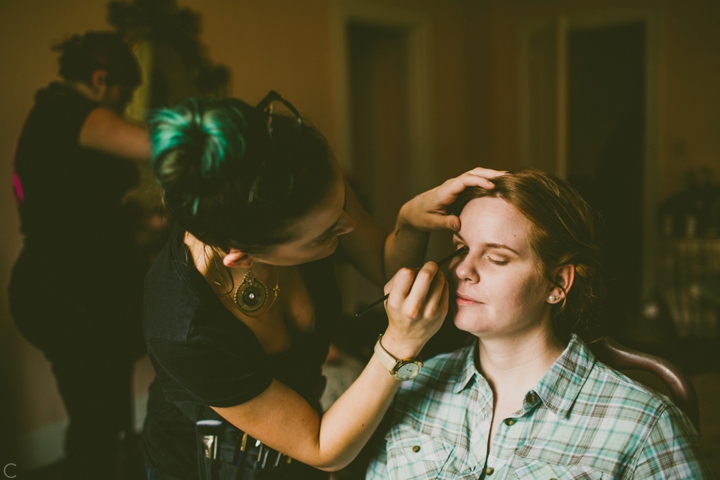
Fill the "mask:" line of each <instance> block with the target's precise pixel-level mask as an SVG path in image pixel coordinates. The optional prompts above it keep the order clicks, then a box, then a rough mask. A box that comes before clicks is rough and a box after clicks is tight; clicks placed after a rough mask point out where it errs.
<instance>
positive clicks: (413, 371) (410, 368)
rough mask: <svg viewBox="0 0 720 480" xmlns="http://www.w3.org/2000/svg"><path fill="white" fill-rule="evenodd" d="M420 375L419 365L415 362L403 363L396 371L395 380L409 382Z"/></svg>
mask: <svg viewBox="0 0 720 480" xmlns="http://www.w3.org/2000/svg"><path fill="white" fill-rule="evenodd" d="M418 373H420V365H418V364H417V363H415V362H408V363H404V364H402V365H401V366H400V368H398V369H397V373H396V375H397V378H398V379H399V380H410V379H411V378H415V377H416V376H417V374H418Z"/></svg>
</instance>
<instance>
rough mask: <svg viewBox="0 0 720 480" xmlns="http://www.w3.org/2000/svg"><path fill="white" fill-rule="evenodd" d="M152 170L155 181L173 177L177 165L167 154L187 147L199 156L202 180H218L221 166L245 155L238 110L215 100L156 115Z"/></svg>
mask: <svg viewBox="0 0 720 480" xmlns="http://www.w3.org/2000/svg"><path fill="white" fill-rule="evenodd" d="M149 124H150V142H151V144H152V150H153V160H152V167H153V169H154V170H155V172H156V174H157V176H158V179H159V180H160V181H161V183H162V181H163V179H166V178H170V177H173V173H174V171H175V169H176V168H177V162H176V161H175V159H174V158H173V157H172V156H168V153H170V152H172V151H175V150H181V149H183V148H185V147H189V148H188V150H195V151H198V152H202V155H201V156H200V158H199V162H200V173H201V174H202V176H203V177H204V178H212V177H217V176H219V175H220V174H221V173H222V167H223V165H224V164H225V163H226V162H228V161H231V160H240V159H241V158H242V157H243V156H244V155H245V138H244V136H243V134H242V132H241V130H240V129H241V128H243V127H245V126H246V122H245V118H244V116H243V114H242V112H241V111H240V110H239V108H237V107H235V106H231V105H227V103H226V104H222V105H221V104H219V103H218V101H217V100H210V99H189V100H186V101H185V102H183V103H182V104H180V105H179V106H177V107H175V108H167V109H162V110H158V111H155V112H153V113H152V114H151V116H150V120H149Z"/></svg>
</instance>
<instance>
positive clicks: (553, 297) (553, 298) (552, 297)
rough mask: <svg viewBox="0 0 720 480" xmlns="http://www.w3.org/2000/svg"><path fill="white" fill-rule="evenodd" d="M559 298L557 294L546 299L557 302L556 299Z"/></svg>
mask: <svg viewBox="0 0 720 480" xmlns="http://www.w3.org/2000/svg"><path fill="white" fill-rule="evenodd" d="M559 298H560V297H558V296H557V295H550V296H549V297H548V301H549V302H550V303H553V302H557V300H558V299H559Z"/></svg>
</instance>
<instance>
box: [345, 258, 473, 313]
mask: <svg viewBox="0 0 720 480" xmlns="http://www.w3.org/2000/svg"><path fill="white" fill-rule="evenodd" d="M465 252H467V247H463V248H458V249H457V250H455V251H454V252H453V253H451V254H450V255H448V256H447V257H445V258H443V259H442V260H440V261H439V262H437V264H438V267H442V266H443V265H445V264H446V263H448V262H449V261H450V260H452V259H453V258H455V257H457V256H458V255H460V254H461V253H465ZM389 296H390V294H389V293H388V294H387V295H385V296H384V297H382V298H378V299H377V300H375V301H374V302H373V303H371V304H370V306H369V307H367V308H366V309H365V310H363V311H362V312H360V313H356V314H355V318H357V317H359V316H361V315H365V314H366V313H367V312H369V311H370V310H372V309H373V307H375V306H377V305H380V304H381V303H383V302H384V301H385V300H387V299H388V297H389Z"/></svg>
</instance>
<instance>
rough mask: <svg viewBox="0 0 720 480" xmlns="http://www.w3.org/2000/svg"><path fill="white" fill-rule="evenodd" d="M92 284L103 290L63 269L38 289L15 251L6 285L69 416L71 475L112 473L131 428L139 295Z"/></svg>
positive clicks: (13, 307) (19, 321) (13, 308)
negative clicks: (61, 274) (56, 278)
mask: <svg viewBox="0 0 720 480" xmlns="http://www.w3.org/2000/svg"><path fill="white" fill-rule="evenodd" d="M96 283H98V284H99V285H100V286H101V287H104V288H98V286H96V285H90V284H88V282H87V281H84V280H83V278H73V276H72V275H71V274H69V273H68V274H67V275H65V276H64V281H63V282H56V283H54V284H52V285H49V286H48V285H44V286H41V287H39V285H42V284H41V283H39V282H38V275H37V270H36V269H30V268H27V263H26V262H24V261H23V257H22V256H21V258H20V259H19V260H18V262H17V263H16V265H15V268H14V270H13V276H12V279H11V282H10V287H9V294H10V309H11V312H12V315H13V319H14V320H15V323H16V325H17V326H18V329H19V330H20V331H21V333H22V334H23V336H24V337H25V338H26V339H27V340H28V341H29V342H30V343H32V344H33V345H35V346H37V347H38V348H40V350H42V351H43V353H44V354H45V356H46V357H47V359H48V360H49V361H50V363H51V364H52V371H53V374H54V375H55V380H56V382H57V387H58V390H59V392H60V395H61V397H62V400H63V403H64V405H65V409H66V410H67V414H68V420H69V426H68V429H67V432H66V438H65V456H66V467H67V470H68V474H67V478H68V479H73V480H81V479H85V478H88V479H101V478H102V479H113V478H115V473H114V472H115V471H116V469H117V460H118V451H119V443H120V435H121V432H123V431H125V430H127V429H129V428H131V427H132V383H131V382H132V372H133V367H134V362H135V359H136V358H137V357H138V356H139V353H140V352H139V351H138V350H139V348H138V345H142V336H141V330H140V327H139V312H136V311H135V310H136V308H135V307H134V306H137V305H138V304H139V301H136V300H133V299H128V298H127V297H128V295H125V294H124V293H123V292H122V291H119V290H118V288H114V289H113V288H112V287H113V285H110V284H109V283H111V282H105V283H103V282H96ZM108 287H110V288H108ZM58 480H60V479H58Z"/></svg>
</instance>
